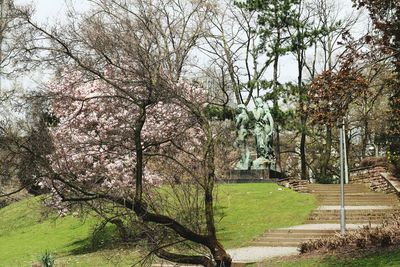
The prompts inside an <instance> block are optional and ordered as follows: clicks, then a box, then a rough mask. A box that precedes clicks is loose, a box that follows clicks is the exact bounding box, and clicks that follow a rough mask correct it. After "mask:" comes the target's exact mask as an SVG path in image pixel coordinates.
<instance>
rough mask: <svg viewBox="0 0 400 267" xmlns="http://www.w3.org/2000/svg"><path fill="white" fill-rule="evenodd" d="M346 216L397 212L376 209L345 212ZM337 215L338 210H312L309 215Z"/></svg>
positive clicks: (394, 210)
mask: <svg viewBox="0 0 400 267" xmlns="http://www.w3.org/2000/svg"><path fill="white" fill-rule="evenodd" d="M345 211H346V214H351V215H387V214H393V213H396V212H399V210H397V209H382V210H379V209H376V210H354V209H351V210H346V209H345ZM314 214H315V215H338V214H340V210H314V211H313V212H312V213H311V215H314Z"/></svg>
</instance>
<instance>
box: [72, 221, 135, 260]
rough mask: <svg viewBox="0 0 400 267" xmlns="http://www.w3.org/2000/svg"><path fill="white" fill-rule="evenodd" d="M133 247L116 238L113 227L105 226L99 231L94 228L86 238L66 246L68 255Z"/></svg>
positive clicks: (116, 234) (116, 233)
mask: <svg viewBox="0 0 400 267" xmlns="http://www.w3.org/2000/svg"><path fill="white" fill-rule="evenodd" d="M134 246H135V244H133V243H126V242H123V241H122V240H121V239H120V238H119V237H118V232H117V231H116V229H115V226H114V225H106V226H105V227H102V228H100V229H96V228H95V229H94V230H93V231H92V233H91V234H90V235H89V236H88V237H87V238H84V239H81V240H77V241H74V242H71V243H69V244H68V245H67V247H68V248H70V249H69V254H70V255H82V254H87V253H93V252H96V251H101V250H104V249H115V248H129V247H134Z"/></svg>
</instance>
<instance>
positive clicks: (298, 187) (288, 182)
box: [278, 178, 310, 193]
mask: <svg viewBox="0 0 400 267" xmlns="http://www.w3.org/2000/svg"><path fill="white" fill-rule="evenodd" d="M278 184H279V185H281V186H284V187H287V188H290V189H293V190H294V191H296V192H299V193H309V192H310V191H309V189H308V187H307V185H308V184H309V182H308V180H301V179H298V178H286V179H282V180H280V181H279V182H278Z"/></svg>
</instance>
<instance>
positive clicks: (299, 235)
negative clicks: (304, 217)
mask: <svg viewBox="0 0 400 267" xmlns="http://www.w3.org/2000/svg"><path fill="white" fill-rule="evenodd" d="M335 233H337V231H335V232H328V233H323V232H322V233H273V232H272V233H265V234H263V235H262V236H261V237H260V238H277V237H278V238H280V237H282V238H283V237H285V238H286V237H287V238H291V237H294V238H297V237H299V238H300V237H302V238H304V237H321V236H331V235H334V234H335Z"/></svg>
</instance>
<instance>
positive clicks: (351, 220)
mask: <svg viewBox="0 0 400 267" xmlns="http://www.w3.org/2000/svg"><path fill="white" fill-rule="evenodd" d="M339 222H340V219H339V218H338V219H336V220H307V221H306V223H307V224H311V223H319V224H332V223H339ZM346 223H351V224H369V223H371V224H382V223H383V220H367V219H356V220H354V219H347V218H346Z"/></svg>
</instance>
